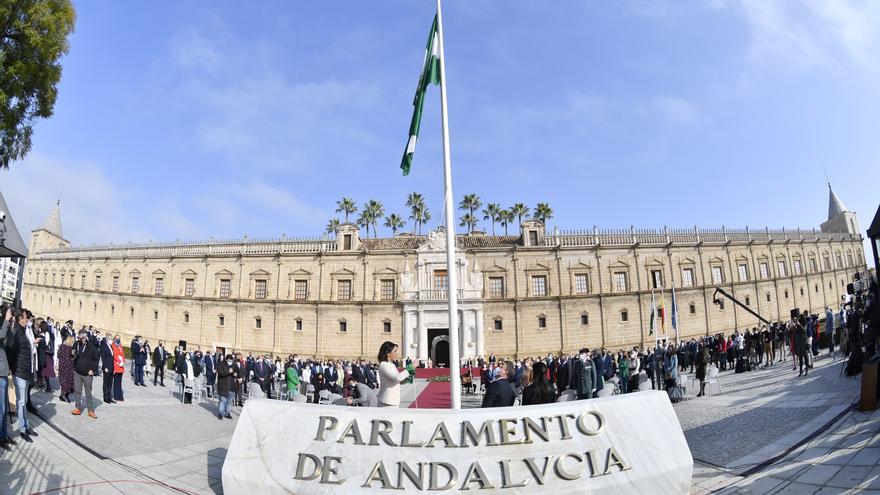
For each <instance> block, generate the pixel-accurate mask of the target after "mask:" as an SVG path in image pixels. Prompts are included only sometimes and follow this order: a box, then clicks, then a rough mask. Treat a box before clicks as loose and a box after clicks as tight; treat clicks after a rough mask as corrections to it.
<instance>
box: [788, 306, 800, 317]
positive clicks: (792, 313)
mask: <svg viewBox="0 0 880 495" xmlns="http://www.w3.org/2000/svg"><path fill="white" fill-rule="evenodd" d="M799 314H801V310H800V308H794V309H793V310H791V312H790V313H789V315H790V316H791V319H792V320H793V319H795V318H797V317H798V315H799Z"/></svg>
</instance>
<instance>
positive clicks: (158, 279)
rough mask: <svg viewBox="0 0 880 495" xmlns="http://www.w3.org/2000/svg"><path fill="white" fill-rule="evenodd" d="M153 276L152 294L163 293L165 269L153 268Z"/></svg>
mask: <svg viewBox="0 0 880 495" xmlns="http://www.w3.org/2000/svg"><path fill="white" fill-rule="evenodd" d="M152 277H153V295H154V296H161V295H164V294H165V270H161V269H160V270H154V271H153V273H152Z"/></svg>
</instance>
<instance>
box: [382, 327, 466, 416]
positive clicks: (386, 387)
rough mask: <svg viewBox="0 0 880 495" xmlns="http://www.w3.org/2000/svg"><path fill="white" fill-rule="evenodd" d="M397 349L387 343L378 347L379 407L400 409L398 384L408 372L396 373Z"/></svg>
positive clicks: (391, 343) (404, 378)
mask: <svg viewBox="0 0 880 495" xmlns="http://www.w3.org/2000/svg"><path fill="white" fill-rule="evenodd" d="M397 349H398V348H397V344H395V343H394V342H389V341H385V342H383V343H382V345H381V346H380V347H379V407H400V384H401V383H403V382H405V381H406V380H407V379H408V378H409V372H408V371H406V370H404V371H397V365H396V364H394V362H395V361H397V359H398V356H397ZM451 372H452V373H455V372H456V370H453V371H451Z"/></svg>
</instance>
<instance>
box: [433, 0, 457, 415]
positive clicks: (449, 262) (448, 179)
mask: <svg viewBox="0 0 880 495" xmlns="http://www.w3.org/2000/svg"><path fill="white" fill-rule="evenodd" d="M437 43H438V45H439V52H440V118H441V121H442V124H443V177H444V182H445V185H446V204H445V208H446V210H445V211H446V271H447V273H448V274H449V287H448V290H447V296H448V297H447V299H448V300H449V375H450V376H449V386H450V396H451V397H452V409H461V376H460V373H461V367H460V366H459V358H460V357H461V351H460V350H459V343H458V267H457V266H456V263H455V240H456V238H455V210H454V209H453V199H454V196H453V195H452V166H451V159H450V157H449V118H448V116H447V111H446V54H445V53H444V51H443V15H442V14H441V12H440V0H437Z"/></svg>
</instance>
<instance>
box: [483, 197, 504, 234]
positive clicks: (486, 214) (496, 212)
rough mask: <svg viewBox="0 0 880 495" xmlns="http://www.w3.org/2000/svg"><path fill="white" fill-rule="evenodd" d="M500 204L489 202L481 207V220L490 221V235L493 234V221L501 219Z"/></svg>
mask: <svg viewBox="0 0 880 495" xmlns="http://www.w3.org/2000/svg"><path fill="white" fill-rule="evenodd" d="M501 211H502V210H501V205H500V204H498V203H489V204H487V205H486V208H484V209H483V220H489V221H491V222H492V235H495V223H496V222H498V220H500V219H501Z"/></svg>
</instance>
